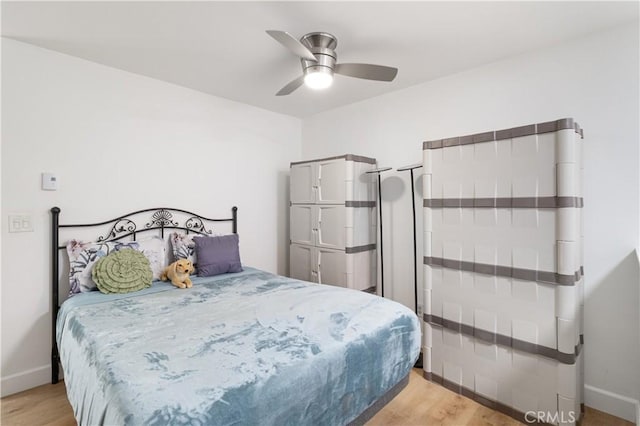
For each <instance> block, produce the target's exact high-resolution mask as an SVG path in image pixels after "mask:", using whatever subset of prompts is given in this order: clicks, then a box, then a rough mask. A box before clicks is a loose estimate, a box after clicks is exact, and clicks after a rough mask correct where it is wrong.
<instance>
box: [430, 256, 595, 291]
mask: <svg viewBox="0 0 640 426" xmlns="http://www.w3.org/2000/svg"><path fill="white" fill-rule="evenodd" d="M423 263H424V264H425V265H429V266H442V267H443V268H447V269H455V270H458V271H467V272H477V273H479V274H486V275H495V276H497V277H507V278H515V279H518V280H524V281H536V282H541V283H545V284H557V285H566V286H572V285H575V283H576V282H578V281H580V279H582V268H581V269H578V270H577V271H576V272H575V273H574V274H573V275H565V274H558V273H556V272H548V271H537V270H535V269H525V268H512V267H511V266H500V265H490V264H488V263H476V262H467V261H464V260H453V259H443V258H442V257H431V256H424V258H423Z"/></svg>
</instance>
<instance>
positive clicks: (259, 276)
mask: <svg viewBox="0 0 640 426" xmlns="http://www.w3.org/2000/svg"><path fill="white" fill-rule="evenodd" d="M158 211H162V213H161V214H156V213H157V212H158ZM176 213H181V214H185V215H187V216H188V217H187V218H186V219H185V222H184V225H181V223H182V222H181V221H179V220H178V219H176V217H175V214H176ZM146 214H150V215H151V216H152V219H151V220H146V221H143V222H140V223H143V225H139V224H138V222H136V220H134V219H133V218H132V217H133V216H135V215H137V216H140V215H143V216H144V215H146ZM59 215H60V210H59V209H57V208H54V209H52V218H53V219H52V227H53V228H52V249H53V253H54V254H53V259H52V260H53V268H52V269H53V272H52V281H53V306H54V315H53V318H52V320H53V321H54V328H53V330H54V336H53V346H52V382H54V383H55V382H56V381H57V380H58V374H59V372H58V368H59V367H58V363H60V364H61V365H62V368H63V370H64V378H65V386H66V388H67V395H68V398H69V401H70V403H71V405H72V407H73V410H74V413H75V416H76V420H77V421H78V423H79V424H80V425H97V424H109V425H143V424H148V425H187V424H188V425H214V424H215V425H217V424H220V425H229V424H260V425H288V424H291V425H303V424H310V425H317V424H323V425H342V424H362V423H364V422H365V421H366V420H368V419H369V418H370V417H371V416H372V415H373V414H374V413H375V412H377V411H378V410H379V409H380V408H381V407H382V406H384V405H385V404H386V403H387V402H388V401H390V400H391V399H392V398H393V397H394V396H395V395H396V394H397V393H398V392H400V390H401V389H402V388H403V387H404V386H405V385H406V384H407V382H408V374H409V371H410V370H411V367H412V366H413V364H414V362H415V360H416V359H417V357H418V354H419V352H420V342H421V335H420V325H419V321H418V318H417V317H416V316H415V314H414V313H413V312H412V311H411V310H409V309H408V308H406V307H404V306H402V305H400V304H398V303H395V302H393V301H390V300H388V299H382V298H380V297H377V296H375V295H372V294H368V293H365V292H359V291H355V290H349V289H343V288H338V287H333V286H326V285H320V284H313V283H309V282H304V281H300V280H296V279H292V278H287V277H282V276H278V275H274V274H271V273H268V272H265V271H261V270H258V269H254V268H251V267H248V266H244V267H243V271H241V272H235V273H227V274H222V275H216V276H212V277H198V276H194V277H192V281H193V287H192V288H190V289H186V290H183V289H177V288H176V287H174V286H172V285H171V284H170V283H167V282H160V281H156V282H154V283H153V285H152V286H151V287H149V288H146V289H144V290H141V291H138V292H134V293H128V294H103V293H100V292H96V291H94V292H86V293H80V294H77V295H75V296H74V297H71V298H69V299H67V300H66V301H65V302H64V303H62V304H61V305H60V306H59V303H58V302H59V300H58V297H59V292H60V281H61V280H60V272H61V270H59V265H60V258H61V256H60V254H59V253H60V252H61V249H63V248H64V247H65V246H61V245H60V243H59V241H60V240H59V238H60V231H61V230H65V228H76V229H77V228H79V227H83V228H87V227H93V226H96V225H100V226H105V225H106V226H107V228H109V227H110V230H108V231H107V232H106V234H103V235H102V236H101V237H100V238H102V239H103V241H106V240H110V241H115V240H122V239H133V240H135V239H136V238H137V237H138V236H139V234H140V233H143V232H150V231H155V232H159V233H160V235H161V236H162V237H163V238H164V234H165V231H166V230H168V229H177V230H180V231H183V232H188V233H198V234H204V235H207V234H211V231H210V229H209V228H208V227H207V226H208V225H206V223H208V222H209V221H213V222H229V223H230V224H231V231H232V233H234V234H235V233H236V232H237V209H236V208H235V207H234V208H233V210H232V217H231V218H228V219H207V218H205V217H203V216H199V215H195V214H193V213H190V212H187V211H184V210H176V209H166V208H163V209H148V210H141V211H138V212H134V213H133V214H129V215H125V216H120V217H118V218H116V219H114V220H113V221H107V222H101V223H98V224H80V225H65V224H60V223H59ZM132 215H133V216H132ZM169 215H171V216H170V217H169ZM154 217H161V218H164V219H162V220H160V221H156V222H154V219H153V218H154ZM218 224H219V223H216V225H218ZM63 275H64V273H63Z"/></svg>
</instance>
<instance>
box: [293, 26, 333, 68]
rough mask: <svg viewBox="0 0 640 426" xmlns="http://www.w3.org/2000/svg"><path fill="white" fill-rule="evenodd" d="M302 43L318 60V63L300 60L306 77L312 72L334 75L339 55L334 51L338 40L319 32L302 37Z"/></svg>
mask: <svg viewBox="0 0 640 426" xmlns="http://www.w3.org/2000/svg"><path fill="white" fill-rule="evenodd" d="M300 43H302V44H303V45H304V46H305V47H307V48H308V49H309V50H310V51H311V53H313V54H314V56H315V57H316V59H317V61H310V60H308V59H304V58H302V59H300V63H301V64H302V70H303V71H304V74H305V75H306V74H308V73H310V72H322V73H326V74H331V75H333V70H334V68H335V66H336V61H337V59H338V55H337V54H336V52H335V50H334V49H335V48H336V46H337V45H338V40H336V38H335V37H334V36H333V35H331V34H329V33H319V32H316V33H309V34H305V35H304V36H302V38H301V39H300Z"/></svg>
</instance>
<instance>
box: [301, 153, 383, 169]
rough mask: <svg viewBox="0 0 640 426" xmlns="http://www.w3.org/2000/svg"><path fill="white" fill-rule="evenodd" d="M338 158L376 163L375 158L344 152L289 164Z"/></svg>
mask: <svg viewBox="0 0 640 426" xmlns="http://www.w3.org/2000/svg"><path fill="white" fill-rule="evenodd" d="M340 159H344V160H346V161H355V162H356V163H367V164H376V159H375V158H369V157H363V156H362V155H353V154H345V155H336V156H335V157H326V158H317V159H315V160H304V161H293V162H291V164H290V166H295V165H297V164H306V163H315V162H316V161H327V160H340Z"/></svg>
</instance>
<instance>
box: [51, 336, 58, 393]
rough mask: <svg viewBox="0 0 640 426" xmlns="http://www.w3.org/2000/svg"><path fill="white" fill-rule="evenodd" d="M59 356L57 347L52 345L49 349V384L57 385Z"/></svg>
mask: <svg viewBox="0 0 640 426" xmlns="http://www.w3.org/2000/svg"><path fill="white" fill-rule="evenodd" d="M59 362H60V356H59V355H58V347H57V345H55V344H54V346H53V348H51V384H52V385H55V384H56V383H58V377H59V374H60V364H59Z"/></svg>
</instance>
